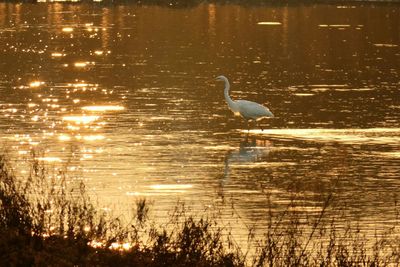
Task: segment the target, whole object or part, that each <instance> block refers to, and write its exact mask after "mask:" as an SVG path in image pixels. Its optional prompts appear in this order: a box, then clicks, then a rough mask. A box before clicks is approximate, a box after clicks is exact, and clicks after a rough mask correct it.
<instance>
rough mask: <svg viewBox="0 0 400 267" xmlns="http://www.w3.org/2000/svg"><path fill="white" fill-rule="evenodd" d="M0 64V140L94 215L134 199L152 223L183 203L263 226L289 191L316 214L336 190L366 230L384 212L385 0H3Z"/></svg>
mask: <svg viewBox="0 0 400 267" xmlns="http://www.w3.org/2000/svg"><path fill="white" fill-rule="evenodd" d="M0 59H1V60H0V140H1V143H2V146H3V147H7V148H8V149H9V150H10V153H11V154H12V155H13V156H14V159H15V160H16V161H17V163H18V164H19V165H18V166H20V167H21V168H20V172H21V173H22V174H24V173H25V172H24V166H25V164H24V161H25V159H26V158H29V154H30V151H31V150H32V149H35V150H37V151H41V153H40V155H41V156H40V157H38V159H39V160H41V161H43V162H45V163H46V164H48V165H49V166H50V167H52V168H56V169H57V168H59V169H61V168H63V167H65V168H67V170H68V172H69V173H70V174H71V177H78V178H75V179H84V180H85V183H86V184H87V185H88V189H89V190H90V192H91V193H93V194H95V195H96V196H97V198H98V200H99V206H100V208H102V209H105V210H112V211H116V212H117V213H126V212H128V211H129V210H130V208H131V206H130V205H131V204H132V203H134V201H135V199H137V198H143V197H145V198H147V199H149V200H150V201H151V202H152V203H153V204H152V209H151V210H152V216H154V217H156V218H160V220H162V219H163V218H164V217H165V216H167V213H168V211H169V210H172V209H173V208H174V206H175V205H176V203H177V201H183V202H185V203H187V204H188V205H189V206H191V209H192V210H193V212H194V213H199V212H204V211H206V210H212V209H213V208H216V207H218V209H222V213H226V217H225V219H226V221H227V223H229V222H232V224H233V226H235V227H237V228H239V229H238V231H239V232H240V229H242V228H243V227H241V226H240V224H239V225H238V224H237V223H236V221H237V220H238V217H240V221H241V222H243V223H245V224H256V225H259V226H260V227H263V225H264V224H265V223H266V222H265V220H266V213H267V212H268V210H269V209H270V208H271V207H272V208H273V209H274V210H283V209H285V208H286V207H287V205H288V204H289V203H290V201H291V198H292V196H293V194H295V195H296V196H300V200H301V205H300V206H299V207H298V209H299V211H300V212H304V213H305V214H316V213H318V212H319V211H320V206H321V203H322V202H323V196H326V195H327V194H330V193H331V192H334V202H335V204H336V205H342V206H343V207H344V209H345V212H346V214H347V216H349V217H350V218H354V219H357V220H360V221H361V222H363V224H362V225H363V227H365V228H367V229H370V230H371V233H373V230H374V229H376V228H380V227H382V226H384V225H385V224H386V222H388V221H391V220H393V219H394V218H395V216H396V212H395V209H394V203H395V200H396V199H397V194H398V189H399V186H400V164H399V163H400V151H399V149H400V126H399V118H400V115H399V114H400V112H399V111H400V94H399V86H400V8H399V6H398V5H397V4H385V5H375V4H356V3H350V4H348V3H346V4H337V5H336V4H335V5H332V4H330V5H324V4H315V5H285V6H277V5H265V6H242V5H236V4H225V5H219V4H213V3H204V4H199V5H196V6H194V7H191V8H179V9H174V8H168V7H162V6H138V5H133V4H125V5H114V6H108V5H90V4H76V5H70V4H62V3H53V4H45V3H38V4H28V3H24V4H17V3H0ZM218 75H225V76H227V77H228V78H229V79H230V82H231V86H232V87H231V96H232V98H233V99H248V100H252V101H256V102H259V103H263V104H265V105H267V106H268V107H269V108H270V109H271V111H272V112H273V113H274V114H275V116H276V117H275V118H273V119H269V120H264V121H262V123H261V124H262V126H263V127H264V128H265V130H264V131H261V130H259V129H258V128H256V127H255V126H254V125H252V128H251V129H250V131H249V132H247V130H246V124H245V122H244V121H243V120H242V119H241V118H239V117H235V116H234V115H233V114H232V113H231V112H230V111H229V109H228V107H227V105H226V103H225V100H224V94H223V84H221V83H217V82H215V81H214V77H216V76H218ZM25 174H26V173H25ZM267 196H269V198H270V200H271V201H270V202H268V201H267V198H268V197H267ZM225 203H229V205H228V204H226V205H225ZM232 204H233V206H235V213H236V214H237V216H234V218H232V215H231V213H232V210H231V208H230V207H231V206H232ZM246 234H247V233H243V235H244V236H245V235H246Z"/></svg>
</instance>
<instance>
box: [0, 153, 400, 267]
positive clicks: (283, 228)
mask: <svg viewBox="0 0 400 267" xmlns="http://www.w3.org/2000/svg"><path fill="white" fill-rule="evenodd" d="M32 158H33V159H32V161H31V165H30V172H29V175H28V177H18V176H17V175H16V174H15V172H14V170H13V168H12V166H11V165H10V163H9V162H8V161H7V157H6V156H4V155H0V266H389V265H398V264H399V263H400V240H399V238H398V236H399V235H398V233H399V231H398V229H397V228H398V223H397V222H396V223H394V225H393V226H392V227H390V228H388V229H387V230H386V231H385V232H382V233H378V232H377V233H376V235H375V236H374V237H373V240H371V239H370V237H368V236H365V235H364V234H362V232H361V231H360V228H359V227H357V225H355V226H354V225H353V224H351V222H346V221H343V218H338V217H337V216H333V217H332V216H331V215H330V214H331V213H330V212H329V211H330V210H329V209H330V203H331V199H332V197H333V195H332V194H330V195H328V196H326V197H325V198H324V201H323V202H322V205H321V207H320V209H319V212H318V215H317V216H314V217H312V218H305V217H303V216H300V215H299V213H298V212H295V210H296V209H295V208H296V206H295V204H294V203H295V201H293V203H292V204H290V205H288V208H287V209H286V210H285V211H283V212H281V213H279V214H276V213H274V212H272V209H271V210H270V212H269V214H267V215H268V218H270V223H269V225H268V227H267V229H264V230H263V234H257V235H254V232H252V229H249V244H252V246H250V247H249V248H240V247H239V246H238V244H236V243H235V242H234V240H233V237H232V235H231V233H230V230H229V229H227V228H226V227H221V226H219V224H218V223H217V220H215V219H210V218H207V217H200V218H198V217H194V216H191V215H188V214H187V213H186V212H185V209H184V208H181V207H178V208H177V209H176V210H175V212H173V213H172V214H171V218H170V221H169V222H168V223H167V224H166V225H163V226H160V225H156V224H155V223H154V222H153V221H151V220H150V219H149V216H148V212H149V205H148V203H147V202H146V200H145V199H140V200H137V201H136V205H135V208H134V210H135V212H134V213H133V215H132V218H131V220H129V223H126V222H122V221H121V220H120V219H118V218H113V217H112V216H111V215H109V214H108V213H106V212H103V211H99V210H97V209H96V208H95V206H94V204H93V203H92V201H91V200H90V199H89V197H88V194H87V193H86V191H85V186H84V184H83V182H81V181H80V180H77V181H76V182H71V181H70V179H69V178H68V177H67V176H66V175H65V172H63V171H58V172H55V171H53V172H49V171H48V170H47V169H46V168H45V167H44V166H43V165H42V164H40V163H39V162H38V161H36V160H35V159H34V158H35V155H33V157H32ZM271 205H272V204H271ZM339 225H340V227H339Z"/></svg>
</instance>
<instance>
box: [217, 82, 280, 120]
mask: <svg viewBox="0 0 400 267" xmlns="http://www.w3.org/2000/svg"><path fill="white" fill-rule="evenodd" d="M216 80H217V81H224V82H225V91H224V95H225V100H226V102H227V103H228V106H229V108H230V109H231V110H232V112H233V113H234V114H235V115H238V116H242V117H243V118H244V119H245V120H246V121H247V123H248V122H249V121H259V120H261V119H264V118H271V117H274V114H272V112H271V111H270V110H269V109H268V108H267V107H265V106H263V105H260V104H258V103H256V102H252V101H247V100H236V101H235V100H232V98H231V97H230V96H229V89H230V84H229V81H228V78H226V77H225V76H222V75H221V76H218V77H217V78H216Z"/></svg>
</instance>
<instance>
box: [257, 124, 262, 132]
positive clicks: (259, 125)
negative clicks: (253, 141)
mask: <svg viewBox="0 0 400 267" xmlns="http://www.w3.org/2000/svg"><path fill="white" fill-rule="evenodd" d="M257 125H258V127H260V128H261V131H264V128H263V127H262V125H261V123H259V122H257Z"/></svg>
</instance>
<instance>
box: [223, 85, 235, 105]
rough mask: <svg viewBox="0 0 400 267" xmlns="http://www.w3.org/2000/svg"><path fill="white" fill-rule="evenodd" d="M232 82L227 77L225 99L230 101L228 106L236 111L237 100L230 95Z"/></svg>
mask: <svg viewBox="0 0 400 267" xmlns="http://www.w3.org/2000/svg"><path fill="white" fill-rule="evenodd" d="M230 87H231V86H230V84H229V81H228V79H225V91H224V94H225V100H226V102H227V103H228V106H229V107H230V109H231V110H233V111H236V104H235V102H234V101H233V100H232V98H231V97H230V96H229V88H230Z"/></svg>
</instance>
